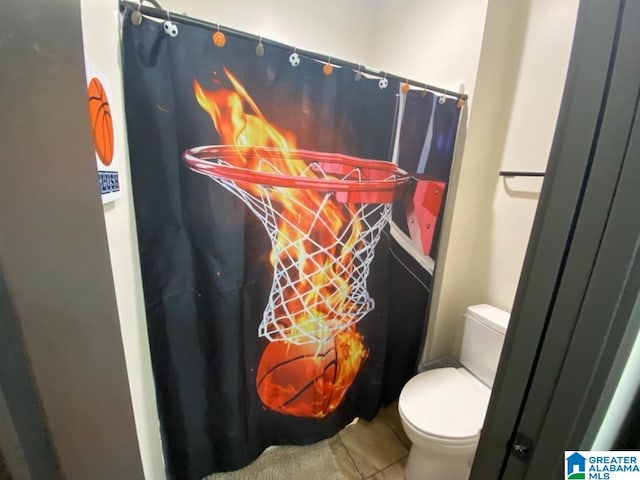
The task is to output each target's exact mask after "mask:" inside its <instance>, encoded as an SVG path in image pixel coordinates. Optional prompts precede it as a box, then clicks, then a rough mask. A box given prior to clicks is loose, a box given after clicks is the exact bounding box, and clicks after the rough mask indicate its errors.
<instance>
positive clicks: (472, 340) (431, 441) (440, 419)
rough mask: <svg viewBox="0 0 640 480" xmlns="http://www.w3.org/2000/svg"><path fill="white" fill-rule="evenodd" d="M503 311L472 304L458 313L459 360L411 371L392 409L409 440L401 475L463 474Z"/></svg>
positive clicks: (440, 477)
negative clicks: (457, 363) (460, 320)
mask: <svg viewBox="0 0 640 480" xmlns="http://www.w3.org/2000/svg"><path fill="white" fill-rule="evenodd" d="M508 322H509V314H508V313H507V312H504V311H502V310H500V309H498V308H496V307H492V306H491V305H473V306H471V307H469V308H468V309H467V313H466V314H465V316H464V331H463V336H462V350H461V355H460V362H461V363H462V365H463V367H464V368H437V369H434V370H428V371H426V372H423V373H420V374H418V375H416V376H415V377H413V378H412V379H411V380H409V382H407V384H406V385H405V386H404V388H403V389H402V393H401V394H400V400H399V401H398V410H399V411H400V418H401V420H402V427H403V428H404V431H405V432H406V434H407V436H408V437H409V439H410V440H411V442H412V444H413V445H412V447H411V451H410V453H409V459H408V461H407V466H406V468H405V479H406V480H466V479H467V478H468V477H469V472H470V469H471V462H472V461H473V456H474V454H475V451H476V447H477V445H478V439H479V438H480V429H481V428H482V424H483V422H484V417H485V414H486V411H487V405H488V403H489V396H490V395H491V387H492V386H493V379H494V377H495V374H496V368H497V367H498V361H499V359H500V352H501V351H502V344H503V342H504V335H505V332H506V330H507V324H508Z"/></svg>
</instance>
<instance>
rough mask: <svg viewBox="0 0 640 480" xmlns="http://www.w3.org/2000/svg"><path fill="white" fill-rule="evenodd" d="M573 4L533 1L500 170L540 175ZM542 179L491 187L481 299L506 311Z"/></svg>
mask: <svg viewBox="0 0 640 480" xmlns="http://www.w3.org/2000/svg"><path fill="white" fill-rule="evenodd" d="M577 7H578V0H534V1H532V3H531V8H530V12H529V17H528V22H527V31H526V34H525V41H524V48H523V52H522V62H521V65H520V71H519V74H518V82H517V85H516V90H515V95H514V99H513V105H512V108H511V115H510V120H509V126H508V128H507V132H506V140H505V145H504V149H503V152H502V156H501V157H502V159H501V162H500V168H501V169H502V170H525V171H544V170H545V168H546V165H547V160H548V158H549V150H550V148H551V141H552V139H553V134H554V130H555V126H556V119H557V116H558V111H559V108H560V100H561V98H562V91H563V88H564V81H565V78H566V69H567V65H568V62H569V54H570V50H571V43H572V41H573V30H574V25H575V18H576V13H577ZM541 185H542V180H541V179H526V178H520V179H515V178H513V179H504V180H498V181H497V182H496V183H495V194H494V198H493V203H492V211H491V213H492V217H491V228H490V232H489V236H490V238H491V241H490V246H489V251H488V253H487V257H488V279H487V282H486V297H487V299H488V301H489V302H490V303H492V304H494V305H496V306H497V307H499V308H502V309H504V310H507V311H509V310H511V305H512V303H513V298H514V296H515V290H516V287H517V284H518V280H519V277H520V270H521V268H522V262H523V260H524V254H525V249H526V246H527V242H528V239H529V234H530V231H531V225H532V223H533V217H534V215H535V210H536V206H537V204H538V194H539V192H540V187H541Z"/></svg>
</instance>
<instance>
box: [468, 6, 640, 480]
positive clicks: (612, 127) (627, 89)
mask: <svg viewBox="0 0 640 480" xmlns="http://www.w3.org/2000/svg"><path fill="white" fill-rule="evenodd" d="M639 22H640V2H638V1H626V2H625V1H615V2H614V1H611V2H598V1H591V0H588V1H583V2H582V4H581V6H580V10H579V15H578V23H577V26H576V34H575V39H574V47H573V52H572V57H571V62H570V67H569V75H568V79H567V84H566V89H565V95H564V97H563V103H562V107H561V113H560V118H559V120H558V128H557V131H556V137H555V139H554V145H553V148H552V152H551V157H550V160H549V169H548V172H547V178H546V180H545V184H544V187H543V191H542V195H541V199H540V205H539V208H538V212H537V215H536V221H535V223H534V229H533V232H532V237H531V241H530V245H529V249H528V252H527V257H526V260H525V266H524V268H523V272H522V276H521V279H520V284H519V288H518V293H517V295H516V301H515V304H514V308H513V312H512V323H511V325H510V327H509V332H508V335H507V339H506V340H505V347H504V351H503V355H502V358H501V362H500V366H499V372H498V375H497V378H496V383H495V386H494V391H493V394H492V399H491V402H490V405H489V411H488V413H487V418H486V420H485V425H484V428H483V435H482V438H481V440H480V444H479V446H478V452H477V455H476V459H475V462H474V466H473V470H472V476H471V478H472V479H473V480H481V479H482V480H487V479H494V478H495V479H498V478H504V479H531V480H539V479H543V478H544V479H553V478H562V471H563V470H562V469H563V461H564V455H563V452H564V450H576V449H580V448H588V447H589V442H588V440H589V435H591V434H592V433H589V432H588V427H589V425H590V424H592V423H593V422H592V418H593V417H594V416H597V415H599V412H598V409H597V408H596V407H597V405H598V400H599V399H600V397H601V395H602V394H603V391H604V390H605V386H606V379H607V376H608V375H609V374H610V373H611V371H612V369H613V368H615V367H616V361H615V360H616V356H617V355H618V358H619V355H620V353H622V354H623V356H624V350H625V349H627V353H628V349H629V348H630V342H629V341H628V340H629V338H630V336H634V333H635V332H637V328H638V326H637V325H634V324H632V323H631V318H632V317H631V311H632V308H633V305H634V303H635V301H636V297H637V295H638V292H639V291H640V261H639V260H638V259H637V253H638V251H637V250H638V244H639V242H640V215H639V214H638V206H639V205H640V195H639V194H638V188H637V185H639V184H640V126H639V124H640V122H638V119H637V116H638V95H639V92H640V62H638V61H637V58H638V57H637V52H638V51H639V50H640V30H638V29H637V27H636V26H637V25H638V24H639ZM621 350H622V352H621Z"/></svg>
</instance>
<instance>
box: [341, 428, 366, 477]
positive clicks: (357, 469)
mask: <svg viewBox="0 0 640 480" xmlns="http://www.w3.org/2000/svg"><path fill="white" fill-rule="evenodd" d="M336 436H337V437H338V440H340V443H341V444H342V446H343V447H344V449H345V450H346V451H347V455H349V459H350V460H351V463H353V466H354V467H355V469H356V472H358V475H360V478H362V479H364V478H365V476H364V474H363V473H362V472H361V471H360V469H359V468H358V465H357V464H356V461H355V460H354V459H353V457H352V456H351V452H350V451H349V447H347V445H346V444H345V443H344V442H343V441H342V437H341V436H340V432H338V433H336Z"/></svg>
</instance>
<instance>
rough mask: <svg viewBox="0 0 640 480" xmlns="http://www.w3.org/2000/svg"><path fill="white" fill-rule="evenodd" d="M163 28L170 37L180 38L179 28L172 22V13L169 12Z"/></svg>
mask: <svg viewBox="0 0 640 480" xmlns="http://www.w3.org/2000/svg"><path fill="white" fill-rule="evenodd" d="M162 28H163V29H164V33H166V34H167V35H169V36H170V37H177V36H178V26H177V25H176V24H175V23H173V22H172V21H171V13H170V12H169V10H167V20H166V21H165V22H164V23H163V24H162Z"/></svg>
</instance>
